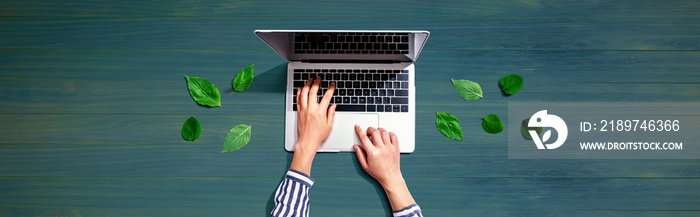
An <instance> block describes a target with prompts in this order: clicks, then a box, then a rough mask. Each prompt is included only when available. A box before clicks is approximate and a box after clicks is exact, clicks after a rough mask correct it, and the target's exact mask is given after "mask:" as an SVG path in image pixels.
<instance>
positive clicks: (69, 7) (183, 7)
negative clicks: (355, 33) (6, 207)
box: [0, 0, 700, 18]
mask: <svg viewBox="0 0 700 217" xmlns="http://www.w3.org/2000/svg"><path fill="white" fill-rule="evenodd" d="M310 6H313V7H310ZM699 9H700V6H698V5H697V4H694V2H692V1H687V0H673V1H663V2H660V1H654V0H643V1H642V0H639V1H634V0H625V1H615V2H609V1H566V2H564V3H555V2H537V1H512V0H511V1H498V2H491V1H479V0H467V1H459V2H450V1H430V2H426V1H420V0H409V1H400V3H397V1H381V2H377V1H371V0H361V1H357V0H355V1H345V2H343V4H334V3H329V2H327V1H319V0H315V1H305V2H304V4H286V2H280V1H275V0H266V1H247V2H246V1H244V2H240V1H225V0H189V1H182V2H178V3H177V4H172V3H170V2H162V1H153V0H149V1H117V2H115V1H105V0H98V1H70V2H63V1H61V2H54V1H47V0H24V1H20V0H12V1H3V2H2V3H0V16H58V17H102V16H104V17H112V16H114V17H139V16H180V17H202V16H203V17H213V16H216V17H218V16H234V17H251V16H252V17H258V16H273V17H275V16H291V17H307V16H323V17H328V16H330V17H333V16H342V17H357V16H375V17H391V16H400V17H452V16H464V17H472V16H475V17H511V18H518V17H533V16H534V17H577V18H591V17H603V18H636V17H697V16H699V15H700V14H698V11H699Z"/></svg>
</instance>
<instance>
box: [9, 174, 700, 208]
mask: <svg viewBox="0 0 700 217" xmlns="http://www.w3.org/2000/svg"><path fill="white" fill-rule="evenodd" d="M279 181H280V177H272V178H264V177H241V178H228V177H23V178H3V179H0V185H2V186H3V193H2V194H3V197H0V204H3V206H2V207H8V208H9V207H12V208H19V209H27V208H37V209H47V208H59V207H60V208H70V209H132V208H133V209H140V208H148V209H182V210H189V209H211V210H216V209H250V210H257V211H258V212H260V213H263V212H264V210H266V209H269V206H270V205H271V204H270V202H271V201H270V199H271V196H272V195H273V193H274V190H275V189H276V187H277V185H278V184H279ZM406 182H407V183H408V185H409V186H411V192H412V194H413V195H414V197H415V199H416V200H417V201H419V202H420V204H421V206H423V207H429V208H430V209H444V210H520V211H526V210H535V211H536V210H550V211H564V210H579V211H585V210H591V211H596V210H597V211H601V210H608V211H609V210H613V211H623V210H629V211H644V210H649V211H653V210H659V211H668V210H678V211H698V210H697V203H698V202H700V198H698V197H696V195H697V194H698V193H700V192H699V191H700V182H697V180H694V179H627V178H407V179H406ZM378 187H379V186H378V185H377V184H376V183H375V182H374V181H370V180H369V179H366V178H321V179H317V180H316V183H315V184H314V186H313V190H312V191H311V203H313V205H312V206H311V212H312V214H313V212H314V209H315V207H322V208H320V209H334V210H338V211H340V210H345V209H357V210H365V209H369V210H386V209H387V208H388V204H387V202H386V201H385V200H384V199H385V198H384V197H385V196H384V195H383V193H381V191H382V190H381V189H378ZM378 192H379V193H378ZM667 195H673V197H668V196H667ZM623 198H624V199H623ZM652 198H653V199H652Z"/></svg>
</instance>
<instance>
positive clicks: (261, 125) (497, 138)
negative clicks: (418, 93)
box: [0, 107, 700, 147]
mask: <svg viewBox="0 0 700 217" xmlns="http://www.w3.org/2000/svg"><path fill="white" fill-rule="evenodd" d="M464 109H468V107H465V108H464ZM504 109H506V108H504ZM493 113H498V112H493V111H484V113H483V114H484V115H488V114H493ZM499 115H500V116H501V117H502V119H503V124H504V125H507V124H508V121H507V119H505V117H506V116H507V113H499ZM189 117H190V116H189V115H111V114H2V115H0V119H2V120H3V125H0V137H1V138H3V142H2V144H3V145H32V144H36V145H44V144H51V145H71V144H74V145H75V144H89V145H182V144H192V142H189V141H185V140H184V139H182V135H181V127H182V123H183V122H185V120H187V118H189ZM456 117H457V118H458V119H459V120H460V123H461V124H462V129H463V131H464V132H463V135H464V138H465V141H464V142H462V141H457V140H452V139H448V138H446V137H445V136H443V135H442V134H440V132H439V131H438V130H437V129H436V127H435V116H434V115H428V116H416V134H415V138H416V144H417V145H423V144H455V145H466V144H508V137H507V134H506V133H499V134H495V135H494V134H490V133H487V132H485V131H484V130H483V129H482V128H481V122H482V120H481V117H480V116H463V115H457V116H456ZM197 119H199V121H200V122H201V124H202V135H201V136H200V138H199V139H198V140H197V141H196V144H205V145H215V146H219V145H222V144H223V141H224V138H225V137H226V133H227V132H228V131H229V130H230V129H231V128H233V127H234V126H236V125H238V124H247V125H251V126H252V129H251V131H252V133H253V134H252V137H251V142H253V143H262V144H268V145H278V146H280V147H281V146H282V144H284V136H283V135H284V116H282V115H224V116H220V115H200V116H197ZM698 119H700V116H687V117H686V120H688V121H698ZM695 123H697V122H695ZM684 127H686V126H685V125H684ZM685 129H686V128H684V130H685ZM687 130H688V132H698V131H700V126H687ZM683 135H687V134H683Z"/></svg>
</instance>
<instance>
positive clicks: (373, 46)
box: [255, 30, 429, 62]
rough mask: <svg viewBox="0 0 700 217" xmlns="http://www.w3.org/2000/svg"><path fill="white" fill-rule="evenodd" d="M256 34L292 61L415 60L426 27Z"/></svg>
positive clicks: (265, 32) (266, 32) (424, 39)
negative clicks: (412, 29)
mask: <svg viewBox="0 0 700 217" xmlns="http://www.w3.org/2000/svg"><path fill="white" fill-rule="evenodd" d="M255 33H256V35H258V37H260V38H261V39H262V40H263V41H265V43H267V44H268V45H269V46H270V47H271V48H272V49H274V50H275V51H277V53H279V54H280V55H281V56H282V57H284V58H285V59H287V60H291V61H304V60H357V61H367V60H379V61H384V60H386V61H402V62H412V61H415V59H416V57H417V56H418V54H419V53H420V50H421V49H422V47H423V44H424V43H425V41H426V40H427V37H428V34H429V33H428V32H427V31H344V30H333V31H325V30H324V31H313V30H257V31H255Z"/></svg>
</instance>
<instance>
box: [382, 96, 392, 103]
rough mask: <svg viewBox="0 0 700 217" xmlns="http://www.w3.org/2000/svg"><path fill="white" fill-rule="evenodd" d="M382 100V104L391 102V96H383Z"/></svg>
mask: <svg viewBox="0 0 700 217" xmlns="http://www.w3.org/2000/svg"><path fill="white" fill-rule="evenodd" d="M382 100H384V104H391V97H384V98H383V99H382Z"/></svg>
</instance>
